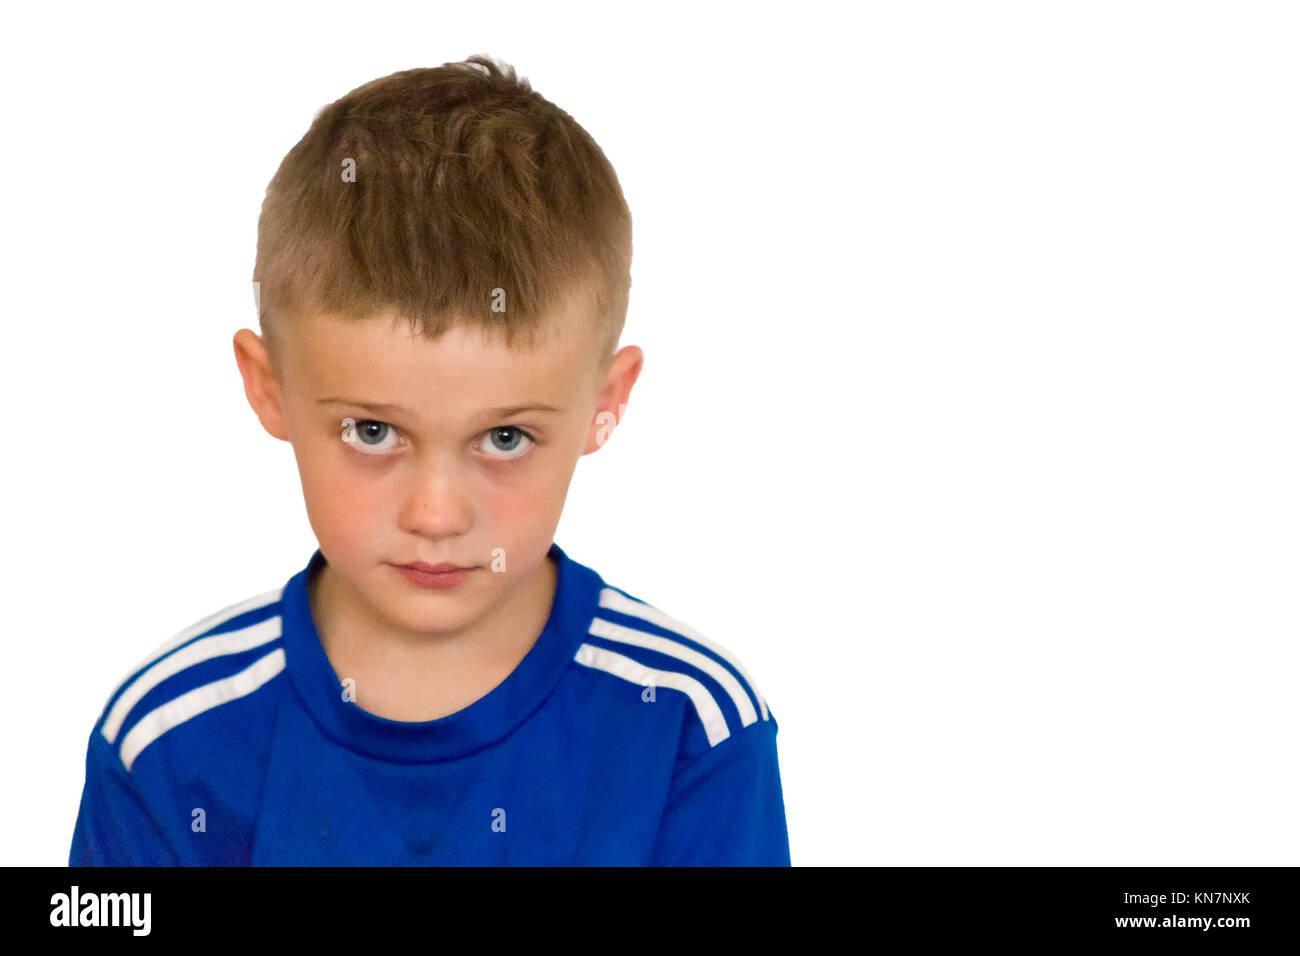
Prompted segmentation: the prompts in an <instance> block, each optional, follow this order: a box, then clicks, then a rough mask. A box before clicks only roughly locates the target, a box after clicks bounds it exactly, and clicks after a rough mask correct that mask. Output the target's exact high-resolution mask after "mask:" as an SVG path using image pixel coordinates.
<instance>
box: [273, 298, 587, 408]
mask: <svg viewBox="0 0 1300 956" xmlns="http://www.w3.org/2000/svg"><path fill="white" fill-rule="evenodd" d="M290 339H291V341H290V342H289V343H286V344H287V345H288V347H287V348H286V349H285V350H284V351H285V352H286V353H288V354H286V356H285V361H284V363H283V364H284V378H285V386H286V388H287V389H291V390H293V391H300V392H305V393H310V394H308V395H306V396H305V397H310V398H313V399H318V398H324V397H327V396H347V397H348V398H352V399H356V400H358V401H362V402H374V403H383V404H392V405H400V406H402V407H403V408H407V409H410V410H411V411H413V412H417V413H421V414H423V413H426V412H434V411H436V412H438V413H439V414H438V415H437V417H442V415H443V414H446V415H447V416H449V417H454V416H456V415H458V414H461V415H472V414H474V413H475V412H477V411H479V410H481V409H482V408H485V407H501V406H507V405H513V404H524V403H525V402H545V403H547V404H551V405H557V406H565V407H567V406H568V405H569V404H571V403H572V399H573V398H575V397H576V396H577V395H579V394H580V393H581V389H582V388H584V387H586V386H587V385H588V384H589V379H591V378H592V375H593V373H594V371H595V349H594V343H593V341H592V329H591V326H590V324H589V323H588V321H587V320H586V316H585V315H583V314H581V313H580V312H578V311H576V310H571V309H566V310H563V311H561V312H557V313H555V314H553V315H552V316H548V321H547V323H546V325H545V327H544V329H543V331H542V333H541V334H540V335H539V336H538V337H537V339H536V341H535V342H527V341H517V342H516V344H515V345H514V346H510V347H508V346H507V345H506V343H505V337H504V335H503V334H501V333H499V332H496V331H491V330H485V329H480V328H477V327H474V326H465V325H458V326H455V327H453V328H451V329H449V330H448V331H447V332H446V333H444V334H443V335H442V336H441V337H440V338H438V339H428V338H426V337H424V336H423V335H422V334H421V333H420V331H419V330H418V328H417V327H415V326H413V325H412V324H411V323H410V322H408V321H406V320H404V319H403V318H402V317H401V316H399V315H396V314H394V313H391V312H389V313H382V314H378V315H376V316H374V317H371V318H366V319H359V320H348V319H340V318H338V317H335V316H330V315H326V314H320V313H316V314H308V315H300V316H296V317H295V320H294V322H293V324H292V329H291V330H290ZM592 384H594V383H592Z"/></svg>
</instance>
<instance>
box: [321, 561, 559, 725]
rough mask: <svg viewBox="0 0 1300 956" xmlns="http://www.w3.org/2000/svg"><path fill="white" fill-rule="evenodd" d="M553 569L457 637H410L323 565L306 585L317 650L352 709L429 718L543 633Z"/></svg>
mask: <svg viewBox="0 0 1300 956" xmlns="http://www.w3.org/2000/svg"><path fill="white" fill-rule="evenodd" d="M558 576H559V573H558V569H557V568H556V566H555V562H554V561H552V560H551V559H550V558H549V557H547V558H546V559H544V560H543V561H542V563H541V564H540V565H539V566H538V567H537V568H536V569H534V571H533V572H532V573H531V574H530V575H529V576H528V577H527V578H525V579H524V580H523V581H521V582H520V583H519V584H518V585H517V586H516V587H514V588H513V589H511V590H510V591H509V592H507V594H506V595H505V596H504V597H503V599H502V600H501V601H500V602H499V603H498V604H496V605H495V606H494V607H492V608H490V609H489V610H488V611H487V612H486V613H485V614H484V615H483V617H481V618H479V619H478V620H476V621H474V622H473V623H472V624H470V625H468V626H467V627H465V628H463V629H461V630H459V631H455V632H438V633H433V634H428V633H419V632H412V631H410V630H408V629H406V628H403V627H401V626H400V625H398V624H396V623H395V622H392V621H389V620H386V619H384V618H383V617H382V615H381V613H380V611H379V609H374V608H372V607H371V606H370V605H369V602H368V601H366V600H365V599H364V598H363V597H362V596H361V595H359V594H356V593H355V591H354V590H353V589H352V588H351V586H350V585H349V584H348V583H347V582H346V581H344V580H343V579H342V578H340V577H339V575H338V573H337V572H336V571H335V570H334V569H333V568H332V567H331V566H330V565H329V564H328V563H326V564H325V565H324V566H323V567H322V568H321V569H320V572H319V573H318V574H317V575H316V576H315V578H314V579H313V580H312V581H309V582H308V600H309V603H310V605H311V608H312V618H313V620H314V621H315V623H316V630H317V633H318V634H319V636H320V641H321V646H322V647H323V648H324V650H325V654H326V656H327V657H328V658H329V661H330V664H331V665H332V666H333V668H334V672H335V673H336V674H337V675H338V676H339V678H340V679H344V678H348V677H351V678H353V679H354V680H355V681H356V682H357V683H356V696H357V703H358V704H359V705H361V706H362V707H363V708H364V709H365V710H368V711H370V712H372V713H376V714H379V715H380V716H384V717H389V719H393V720H433V719H437V718H438V717H441V716H445V715H446V714H448V713H454V712H455V711H457V710H459V709H461V708H462V707H465V706H468V705H469V704H471V703H473V702H474V701H475V700H477V699H478V698H479V697H481V696H483V695H484V694H486V693H487V692H488V691H490V690H491V689H492V688H493V687H495V686H496V685H497V684H499V683H500V682H501V681H502V680H504V679H505V678H506V677H507V676H509V674H510V673H511V671H513V670H514V669H515V667H516V666H517V665H518V664H519V662H520V661H521V660H523V659H524V657H525V655H527V653H528V652H529V651H530V650H531V649H532V647H533V645H534V644H535V643H536V642H537V639H538V637H540V636H541V633H542V631H543V630H544V629H545V627H546V622H547V620H548V619H549V617H550V612H551V605H552V602H553V601H554V598H555V589H556V585H557V582H558Z"/></svg>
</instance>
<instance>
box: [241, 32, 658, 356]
mask: <svg viewBox="0 0 1300 956" xmlns="http://www.w3.org/2000/svg"><path fill="white" fill-rule="evenodd" d="M350 165H351V166H352V168H353V171H354V176H352V177H349V176H348V175H347V172H348V168H349V166H350ZM631 260H632V218H631V214H630V212H629V210H628V207H627V203H626V201H625V200H624V198H623V191H622V189H621V187H620V186H619V182H618V177H617V176H616V175H615V173H614V168H613V166H612V165H611V164H610V162H609V160H608V159H606V158H605V154H604V153H603V152H602V151H601V149H600V147H599V146H598V145H596V142H595V140H593V139H592V138H591V136H590V135H588V134H587V132H586V130H584V129H583V128H582V127H581V126H579V125H578V123H577V121H575V120H574V119H573V117H571V116H570V115H569V114H568V113H566V112H564V111H563V110H561V109H560V108H559V107H557V106H555V105H554V104H553V103H551V102H550V101H549V100H547V99H545V98H544V97H542V96H541V95H540V94H539V93H537V92H535V91H534V90H532V89H531V87H530V86H529V83H528V80H527V79H526V78H519V77H517V76H516V75H515V70H514V68H513V67H511V66H509V65H506V64H500V65H498V63H496V62H494V61H493V60H492V59H490V58H489V57H487V56H484V55H479V56H473V57H470V58H469V59H468V60H465V61H463V62H459V63H445V64H443V65H442V66H440V67H436V68H428V69H415V70H406V71H403V72H400V73H394V74H392V75H391V76H387V77H383V78H381V79H377V80H374V81H372V82H369V83H366V84H365V85H363V86H360V87H358V88H357V89H355V90H353V91H352V92H351V93H348V94H347V95H346V96H344V97H343V98H341V99H339V100H337V101H336V102H334V103H331V104H330V105H329V106H327V107H325V108H324V109H323V110H321V111H320V112H319V113H318V114H317V116H316V118H315V120H314V121H313V122H312V124H311V128H310V129H308V130H307V133H306V135H304V136H303V137H302V139H301V140H299V141H298V143H297V145H296V146H294V147H293V149H291V150H290V151H289V153H288V155H286V156H285V157H284V160H283V161H282V162H281V163H280V168H279V169H278V170H277V171H276V173H275V176H274V177H273V178H272V180H271V182H270V184H269V185H268V187H267V190H266V198H265V200H264V201H263V203H262V212H261V216H260V217H259V219H258V224H257V259H256V262H255V263H254V266H253V281H254V282H256V283H259V286H258V301H259V315H258V321H259V323H260V325H261V328H262V333H263V335H264V336H265V337H266V338H267V339H268V342H269V343H271V344H272V351H273V352H274V345H273V343H274V340H275V337H276V329H277V328H279V327H281V326H282V325H283V324H284V323H286V322H292V317H293V316H294V315H299V314H304V313H307V312H313V311H316V312H323V313H327V314H330V315H334V316H338V317H341V318H345V319H361V318H366V317H372V316H375V315H377V314H380V313H395V314H396V318H395V322H396V321H397V320H400V319H405V320H407V321H409V322H410V323H411V324H412V325H413V326H414V327H415V328H418V329H419V330H420V331H421V332H422V334H424V335H425V336H427V337H429V338H438V337H440V336H441V335H442V334H443V332H445V331H447V330H448V329H450V328H452V327H455V326H460V327H466V326H473V327H478V328H480V329H482V330H484V331H488V332H492V331H495V332H497V333H500V334H503V335H504V338H505V341H506V343H507V345H509V346H511V347H513V346H514V344H515V342H516V340H517V339H519V338H523V339H525V340H527V341H528V342H532V341H533V340H535V339H536V338H537V337H538V336H539V335H540V334H541V333H543V331H544V329H543V325H544V321H545V317H546V315H547V314H548V313H549V312H551V311H552V310H553V309H556V308H558V307H560V306H561V305H562V304H563V303H564V302H566V301H569V296H581V297H582V298H581V299H578V300H576V301H579V302H582V301H583V300H585V301H586V302H588V303H590V304H589V305H587V306H585V308H587V310H588V312H589V314H590V319H591V325H590V328H591V330H592V331H591V334H592V336H594V337H595V339H596V345H597V348H598V349H599V356H600V361H601V367H602V369H603V368H604V367H605V365H606V364H607V363H608V361H609V358H610V357H611V356H612V354H613V351H614V349H615V348H616V347H617V345H618V340H619V336H620V335H621V333H622V330H623V324H624V321H625V319H626V316H627V304H628V293H629V290H630V288H631V283H632V279H631ZM494 303H497V304H498V305H497V310H496V311H494V310H493V304H494ZM501 304H504V307H505V309H504V311H500V305H501Z"/></svg>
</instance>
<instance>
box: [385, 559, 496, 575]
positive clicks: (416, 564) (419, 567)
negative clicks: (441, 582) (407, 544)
mask: <svg viewBox="0 0 1300 956" xmlns="http://www.w3.org/2000/svg"><path fill="white" fill-rule="evenodd" d="M397 567H399V568H410V569H411V570H412V571H423V572H424V573H425V574H446V573H447V572H449V571H472V570H474V568H475V567H476V566H475V565H472V564H471V565H460V564H448V563H447V562H446V561H444V562H443V563H442V564H426V563H425V562H423V561H412V562H411V563H410V564H399V565H397Z"/></svg>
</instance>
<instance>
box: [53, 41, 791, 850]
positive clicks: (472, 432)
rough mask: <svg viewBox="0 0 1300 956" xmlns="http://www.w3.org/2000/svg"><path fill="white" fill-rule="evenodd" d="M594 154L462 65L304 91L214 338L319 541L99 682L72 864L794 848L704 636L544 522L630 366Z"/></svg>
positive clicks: (746, 722) (473, 67)
mask: <svg viewBox="0 0 1300 956" xmlns="http://www.w3.org/2000/svg"><path fill="white" fill-rule="evenodd" d="M630 263H631V219H630V215H629V212H628V210H627V206H626V204H625V202H624V200H623V195H622V191H621V188H620V186H619V184H618V180H617V178H616V177H615V174H614V170H613V168H612V167H611V166H610V164H609V163H608V161H607V160H606V158H605V156H604V154H603V153H602V152H601V150H600V149H599V147H598V146H597V145H596V144H595V142H594V141H593V140H592V139H591V138H590V136H588V134H587V133H586V132H585V131H584V130H583V129H582V128H581V127H580V126H579V125H578V124H577V123H576V122H575V121H574V120H573V119H572V118H571V117H570V116H569V115H568V114H567V113H565V112H563V111H562V110H560V109H558V108H556V107H555V106H554V105H552V104H551V103H549V102H548V101H547V100H545V99H543V98H542V97H541V96H540V95H538V94H537V93H536V92H534V91H532V90H531V89H530V87H529V85H528V82H527V80H521V79H518V78H516V76H515V74H514V71H513V70H511V69H510V68H509V67H506V68H505V72H502V70H501V69H500V68H499V67H498V66H497V65H496V64H495V63H493V62H492V61H491V60H489V59H487V58H486V57H472V58H471V59H469V60H467V61H465V62H463V63H450V64H445V65H444V66H443V67H441V68H438V69H421V70H410V71H406V72H402V73H397V74H394V75H392V76H389V77H386V78H383V79H379V80H376V81H374V82H372V83H368V84H366V85H364V86H362V87H360V88H358V89H357V90H354V91H353V92H352V93H350V94H348V95H347V96H345V97H343V98H342V99H341V100H339V101H338V102H336V103H334V104H332V105H330V106H329V107H327V108H326V109H325V110H323V111H322V112H321V113H320V114H319V115H318V116H317V117H316V120H315V121H314V122H313V124H312V126H311V128H310V129H309V130H308V132H307V134H306V135H305V136H304V137H303V138H302V140H301V141H300V142H299V143H298V144H297V145H296V146H295V147H294V148H293V149H292V150H291V151H290V152H289V154H288V155H287V156H286V157H285V159H284V161H283V163H282V164H281V166H280V169H279V171H278V172H277V173H276V175H275V177H274V179H272V181H271V184H270V186H269V188H268V190H267V196H266V199H265V202H264V203H263V207H262V213H261V218H260V220H259V223H258V249H257V260H256V264H255V266H254V273H253V278H254V280H255V282H256V283H257V287H258V288H259V289H260V302H259V324H260V326H261V330H262V336H260V337H259V336H258V335H256V334H255V333H253V332H252V331H251V330H248V329H242V330H240V331H239V332H238V333H237V334H236V335H235V339H234V347H235V355H236V360H237V363H238V366H239V370H240V373H241V374H242V376H243V382H244V391H245V395H246V396H247V398H248V401H249V403H250V404H251V406H252V407H253V410H254V411H255V412H256V414H257V417H258V419H259V420H260V422H261V424H262V426H263V427H264V428H265V429H266V430H267V431H268V432H269V433H270V434H271V435H273V436H274V437H276V438H279V439H281V440H283V441H287V442H289V443H290V444H291V445H292V447H293V451H294V455H295V457H296V459H297V464H298V470H299V473H300V476H301V479H302V487H303V494H304V498H305V502H306V507H307V514H308V518H309V521H310V523H311V526H312V530H313V532H314V533H315V536H316V538H317V540H318V543H319V548H318V549H317V550H316V551H315V553H314V554H313V555H312V556H311V559H310V560H309V562H308V563H307V565H306V566H305V567H303V568H302V570H300V571H299V572H298V573H297V574H295V575H293V576H292V577H291V578H290V579H289V580H288V582H287V583H286V584H285V585H284V586H283V587H280V588H276V589H274V590H272V591H268V592H266V593H264V594H261V595H258V596H255V597H252V598H249V599H247V600H245V601H242V602H240V603H238V604H235V605H232V606H230V607H228V608H226V609H224V610H222V611H218V612H217V613H216V614H213V615H211V616H210V617H207V618H204V619H203V620H201V621H199V622H197V623H196V624H194V625H193V626H191V627H189V628H187V629H186V630H185V631H183V632H182V633H180V634H178V635H176V637H175V638H173V639H172V640H171V641H169V642H168V643H167V644H165V645H164V646H162V647H160V648H159V649H158V650H156V651H155V652H154V653H153V654H152V655H150V656H149V657H148V658H147V659H146V660H145V661H142V662H141V663H140V664H139V665H137V667H136V668H135V669H134V670H133V671H131V672H130V673H129V674H128V676H127V677H126V679H125V680H123V681H122V683H121V684H119V685H118V687H117V688H116V689H115V690H114V692H113V693H112V695H111V696H110V697H109V699H108V701H107V703H106V705H105V708H104V711H103V713H102V715H101V717H100V718H99V720H98V721H97V723H96V725H95V728H94V730H93V731H92V733H91V737H90V744H89V748H88V753H87V758H86V784H85V791H84V793H83V795H82V801H81V809H80V813H79V816H78V819H77V823H76V828H75V832H74V835H73V840H72V851H71V856H70V862H71V864H73V865H123V864H125V865H184V866H195V865H303V864H305V865H316V864H321V865H333V864H342V865H412V864H533V865H549V864H615V865H622V864H645V865H683V864H684V865H701V864H736V865H789V862H790V858H789V845H788V842H787V834H786V826H785V812H784V804H783V799H782V793H781V782H780V775H779V772H778V766H777V753H776V731H777V724H776V720H775V719H774V717H773V716H772V713H771V711H770V710H769V709H768V707H767V704H766V702H765V701H764V699H763V698H762V696H761V695H760V694H759V692H758V689H757V687H756V686H755V684H754V682H753V681H752V680H751V679H750V677H749V675H748V674H747V673H746V672H745V670H744V668H743V667H742V666H741V665H740V663H739V662H738V661H737V660H736V658H735V657H734V656H733V655H732V654H730V653H729V652H728V651H727V650H725V649H724V648H722V647H720V646H718V645H716V644H713V643H711V642H710V641H708V640H707V639H705V638H704V637H703V636H702V635H700V634H698V633H696V632H695V631H693V630H692V629H691V628H689V627H688V626H686V625H685V624H682V623H680V622H678V621H676V620H674V619H673V618H671V617H669V616H668V615H666V614H664V613H663V612H662V611H660V610H658V609H657V608H655V607H653V606H651V605H650V604H648V603H646V602H644V601H642V600H639V599H637V598H635V597H633V596H632V595H630V594H629V593H628V592H626V591H623V590H620V589H618V588H615V587H611V586H609V585H607V584H606V583H605V582H604V581H603V580H602V579H601V578H600V576H599V575H598V574H597V573H596V572H595V571H593V570H591V569H590V568H588V567H586V566H584V565H582V564H580V563H578V562H576V561H574V560H573V559H572V558H570V557H569V556H568V555H567V554H566V553H565V552H563V551H562V550H560V548H559V546H558V545H556V544H555V543H554V542H553V541H552V537H553V534H554V531H555V528H556V526H557V524H558V522H559V518H560V512H561V509H562V508H563V505H564V500H565V495H566V493H567V490H568V487H569V481H570V478H571V477H572V475H573V470H574V468H575V466H576V464H577V460H578V458H580V457H581V456H582V455H586V454H590V453H591V452H594V451H596V450H597V449H598V448H599V447H600V445H601V444H602V443H603V441H604V440H605V438H606V436H607V434H608V431H609V427H610V425H611V424H612V423H613V422H614V421H615V420H616V418H617V416H618V415H619V414H620V413H621V410H622V409H623V408H624V406H625V405H626V403H627V400H628V396H629V394H630V392H631V389H632V386H633V383H634V382H635V381H636V379H637V377H638V375H639V374H640V370H641V365H642V353H641V350H640V349H638V348H637V347H635V346H628V347H625V348H623V349H622V350H621V351H618V352H617V354H615V352H614V349H615V348H616V346H617V344H618V339H619V335H620V333H621V331H622V326H623V323H624V318H625V315H626V308H627V299H628V290H629V288H630V283H631V279H630V271H629V270H630Z"/></svg>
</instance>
